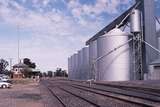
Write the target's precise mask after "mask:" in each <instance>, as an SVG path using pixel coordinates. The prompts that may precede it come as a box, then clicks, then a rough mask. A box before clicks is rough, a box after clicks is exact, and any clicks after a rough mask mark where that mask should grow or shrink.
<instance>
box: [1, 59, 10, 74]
mask: <svg viewBox="0 0 160 107" xmlns="http://www.w3.org/2000/svg"><path fill="white" fill-rule="evenodd" d="M8 65H9V63H8V61H6V60H4V59H0V73H3V72H5V71H6V67H7V66H8Z"/></svg>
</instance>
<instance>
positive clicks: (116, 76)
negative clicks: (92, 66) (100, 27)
mask: <svg viewBox="0 0 160 107" xmlns="http://www.w3.org/2000/svg"><path fill="white" fill-rule="evenodd" d="M128 36H129V34H128V33H125V32H122V31H121V30H120V29H118V28H114V29H113V30H111V31H110V32H108V33H107V34H105V35H103V36H101V37H99V38H98V40H97V50H98V52H97V56H98V58H100V57H102V56H104V55H106V54H107V53H109V52H111V50H113V52H111V53H110V54H108V55H107V56H105V57H103V58H101V59H99V60H97V69H98V71H97V72H98V74H97V76H98V80H101V81H126V80H130V78H131V77H130V76H131V75H130V72H131V71H132V70H131V64H132V62H131V59H130V57H131V56H130V55H131V52H130V49H129V48H130V46H129V43H128V44H126V45H124V46H122V47H121V48H118V49H115V48H117V47H118V46H120V45H122V44H124V43H126V42H127V41H128V39H129V37H128ZM114 49H115V50H114Z"/></svg>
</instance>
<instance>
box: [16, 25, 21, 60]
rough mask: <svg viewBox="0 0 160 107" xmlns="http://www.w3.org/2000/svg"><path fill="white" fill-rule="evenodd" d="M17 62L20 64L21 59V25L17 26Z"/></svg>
mask: <svg viewBox="0 0 160 107" xmlns="http://www.w3.org/2000/svg"><path fill="white" fill-rule="evenodd" d="M17 42H18V43H17V48H18V49H17V60H18V63H19V62H20V57H19V52H20V26H19V24H18V25H17Z"/></svg>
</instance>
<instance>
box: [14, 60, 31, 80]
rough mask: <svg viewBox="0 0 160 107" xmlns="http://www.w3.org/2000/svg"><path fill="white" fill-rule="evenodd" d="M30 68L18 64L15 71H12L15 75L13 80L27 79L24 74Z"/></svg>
mask: <svg viewBox="0 0 160 107" xmlns="http://www.w3.org/2000/svg"><path fill="white" fill-rule="evenodd" d="M28 68H29V67H28V66H27V65H26V64H23V63H21V62H20V63H18V64H15V65H14V66H13V69H12V73H13V78H23V77H25V75H24V73H25V70H26V69H28Z"/></svg>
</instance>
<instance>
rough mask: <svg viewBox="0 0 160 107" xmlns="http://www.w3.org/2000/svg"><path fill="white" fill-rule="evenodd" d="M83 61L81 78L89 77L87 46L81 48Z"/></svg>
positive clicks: (86, 78)
mask: <svg viewBox="0 0 160 107" xmlns="http://www.w3.org/2000/svg"><path fill="white" fill-rule="evenodd" d="M82 54H83V58H82V59H83V61H82V62H83V63H82V73H81V75H82V80H88V79H89V47H84V48H83V49H82Z"/></svg>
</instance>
